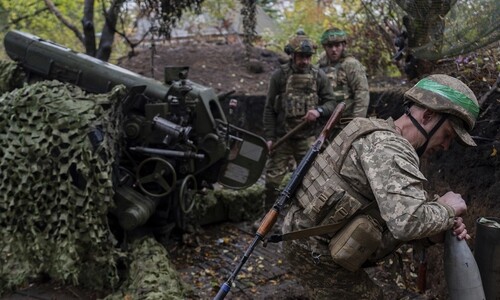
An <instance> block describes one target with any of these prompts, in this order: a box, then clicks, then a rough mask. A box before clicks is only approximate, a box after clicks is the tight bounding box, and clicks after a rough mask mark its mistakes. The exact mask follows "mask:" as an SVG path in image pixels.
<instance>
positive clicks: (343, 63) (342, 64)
mask: <svg viewBox="0 0 500 300" xmlns="http://www.w3.org/2000/svg"><path fill="white" fill-rule="evenodd" d="M321 45H323V49H324V51H325V52H324V53H323V54H322V56H321V57H320V60H319V62H318V64H319V68H320V69H322V70H323V71H324V72H325V73H326V74H327V76H328V78H329V79H330V82H331V84H332V87H333V91H334V94H335V96H336V100H337V101H338V102H340V101H345V102H346V105H347V106H346V109H345V111H344V113H343V114H342V120H341V122H340V123H341V124H340V125H339V126H338V128H339V130H338V131H340V128H342V127H344V126H345V125H346V124H347V123H348V122H349V121H350V120H352V119H353V118H355V117H366V114H367V112H368V106H369V104H370V94H369V90H368V79H367V78H366V72H365V68H364V66H363V65H362V64H361V63H360V62H359V61H358V60H357V59H356V58H354V57H353V56H351V55H349V54H348V53H347V34H346V32H345V31H343V30H340V29H338V28H331V29H328V30H326V31H325V32H324V33H323V35H322V36H321ZM338 131H337V132H338ZM334 134H335V133H334Z"/></svg>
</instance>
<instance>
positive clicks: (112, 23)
mask: <svg viewBox="0 0 500 300" xmlns="http://www.w3.org/2000/svg"><path fill="white" fill-rule="evenodd" d="M123 2H125V0H114V1H113V3H112V4H111V6H110V7H109V9H108V10H107V11H106V12H105V18H106V22H105V23H104V28H103V29H102V35H101V41H100V43H99V49H98V50H97V55H96V57H97V58H98V59H100V60H103V61H108V60H109V57H110V56H111V50H112V46H113V42H114V40H115V31H116V22H117V20H118V14H119V12H120V9H121V6H122V4H123Z"/></svg>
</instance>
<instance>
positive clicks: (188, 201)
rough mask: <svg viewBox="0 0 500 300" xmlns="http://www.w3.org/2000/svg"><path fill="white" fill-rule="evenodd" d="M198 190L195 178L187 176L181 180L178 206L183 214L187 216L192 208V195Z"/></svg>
mask: <svg viewBox="0 0 500 300" xmlns="http://www.w3.org/2000/svg"><path fill="white" fill-rule="evenodd" d="M197 190H198V184H197V183H196V178H195V177H194V176H193V175H191V174H190V175H188V176H186V178H184V180H182V184H181V189H180V191H179V205H180V207H181V210H182V212H183V213H185V214H188V213H190V212H191V211H192V210H193V207H194V195H195V194H196V191H197Z"/></svg>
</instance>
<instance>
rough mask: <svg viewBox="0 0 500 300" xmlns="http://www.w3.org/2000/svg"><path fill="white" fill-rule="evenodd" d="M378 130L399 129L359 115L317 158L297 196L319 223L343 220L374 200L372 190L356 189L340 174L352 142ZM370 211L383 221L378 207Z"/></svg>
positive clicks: (332, 222)
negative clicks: (364, 191)
mask: <svg viewBox="0 0 500 300" xmlns="http://www.w3.org/2000/svg"><path fill="white" fill-rule="evenodd" d="M378 130H384V131H391V132H396V131H395V129H394V128H393V127H392V126H391V125H390V123H389V122H388V121H385V120H380V119H374V118H370V119H366V118H355V119H354V120H353V121H352V122H350V123H349V124H348V125H347V126H346V127H345V128H344V130H343V131H341V132H340V133H339V134H338V135H337V136H336V137H335V139H334V140H333V142H332V144H331V145H330V146H328V147H327V148H326V149H325V150H324V151H323V153H322V154H321V155H319V156H318V157H317V158H316V160H315V161H314V162H313V164H312V166H311V168H310V169H309V171H308V173H307V174H306V176H305V177H304V179H303V181H302V186H301V187H300V188H299V189H298V190H297V193H296V196H295V197H296V199H297V200H298V203H299V205H300V206H301V207H302V208H303V214H304V215H306V216H307V217H308V218H309V219H310V220H311V221H312V222H313V223H314V224H316V225H317V226H320V225H327V224H337V223H340V222H343V221H344V220H347V219H348V218H350V217H351V216H353V215H354V214H355V213H356V211H358V210H359V209H361V208H362V207H365V206H367V205H369V204H370V203H374V201H375V199H374V197H373V194H372V193H371V191H370V192H367V193H363V194H361V193H360V192H357V191H355V190H354V189H352V188H351V186H350V185H349V184H348V183H347V182H346V181H345V180H344V179H343V178H342V176H340V175H339V174H340V170H341V167H342V165H343V162H344V160H345V158H346V156H347V153H348V152H349V150H350V148H351V145H352V143H353V142H354V141H355V140H357V139H358V138H360V137H362V136H364V135H367V134H369V133H371V132H374V131H378ZM374 208H376V206H374ZM368 214H369V215H370V216H372V217H374V218H375V219H377V220H379V221H381V217H380V212H379V211H378V209H370V210H369V213H368Z"/></svg>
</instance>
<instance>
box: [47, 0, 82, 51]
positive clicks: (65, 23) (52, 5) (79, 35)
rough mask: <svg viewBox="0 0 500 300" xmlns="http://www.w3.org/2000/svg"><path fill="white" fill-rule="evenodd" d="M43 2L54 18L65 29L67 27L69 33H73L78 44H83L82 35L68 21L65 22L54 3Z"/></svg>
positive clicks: (49, 1)
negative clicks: (78, 41)
mask: <svg viewBox="0 0 500 300" xmlns="http://www.w3.org/2000/svg"><path fill="white" fill-rule="evenodd" d="M43 1H44V2H45V5H46V6H47V8H48V9H49V10H50V11H51V12H52V13H53V14H54V15H55V16H56V18H58V19H59V21H61V22H62V23H63V24H64V25H65V26H66V27H68V28H69V29H70V30H71V31H73V33H74V34H75V35H76V37H77V38H78V39H79V40H80V42H82V43H84V41H83V35H82V33H81V32H80V31H79V30H78V28H76V26H75V25H73V24H71V23H70V22H69V21H68V20H66V18H64V16H63V15H62V14H61V12H60V11H59V10H58V9H57V7H56V6H55V5H54V3H53V2H52V1H51V0H43Z"/></svg>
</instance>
